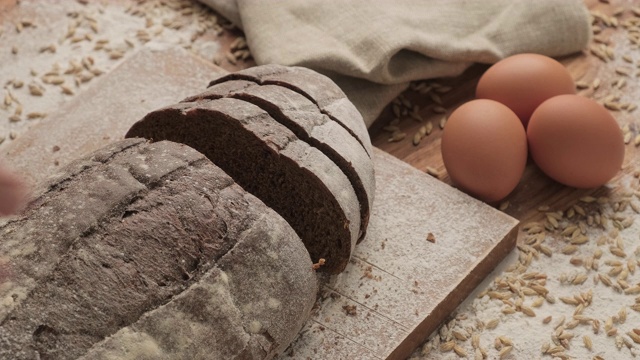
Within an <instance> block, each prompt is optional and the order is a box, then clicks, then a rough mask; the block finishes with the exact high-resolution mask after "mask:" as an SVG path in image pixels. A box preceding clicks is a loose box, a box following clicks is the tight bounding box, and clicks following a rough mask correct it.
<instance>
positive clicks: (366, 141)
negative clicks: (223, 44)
mask: <svg viewBox="0 0 640 360" xmlns="http://www.w3.org/2000/svg"><path fill="white" fill-rule="evenodd" d="M229 80H246V81H252V82H255V83H258V84H262V85H269V84H272V85H279V86H283V87H287V88H289V89H291V90H293V91H296V92H298V93H300V94H301V95H304V96H305V97H307V98H308V99H309V100H311V101H312V102H313V103H314V104H316V106H317V107H318V108H319V109H320V111H322V113H323V114H326V115H327V116H329V117H330V118H331V119H333V120H334V121H336V122H338V123H339V124H340V125H341V126H343V127H344V128H345V129H346V130H347V131H348V132H349V133H350V134H351V135H352V136H354V137H355V138H356V139H357V140H358V142H360V144H361V145H362V147H364V149H365V151H366V152H367V154H369V157H371V154H372V150H371V139H370V138H369V133H368V131H367V127H366V126H365V123H364V120H363V119H362V115H360V112H358V109H356V107H355V106H354V105H353V103H351V101H349V99H348V98H347V96H346V95H345V94H344V92H343V91H342V90H340V88H339V87H338V86H337V85H336V84H335V83H334V82H333V81H332V80H331V79H329V78H328V77H326V76H324V75H322V74H320V73H317V72H315V71H313V70H310V69H307V68H304V67H298V66H282V65H276V64H269V65H262V66H255V67H251V68H248V69H244V70H241V71H238V72H234V73H231V74H228V75H224V76H222V77H220V78H218V79H215V80H213V81H211V83H209V86H213V85H216V84H220V83H224V82H227V81H229Z"/></svg>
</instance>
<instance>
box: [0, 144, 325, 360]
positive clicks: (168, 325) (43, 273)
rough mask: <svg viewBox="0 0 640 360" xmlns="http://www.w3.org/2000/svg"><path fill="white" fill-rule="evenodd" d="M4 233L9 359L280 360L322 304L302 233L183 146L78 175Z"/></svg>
mask: <svg viewBox="0 0 640 360" xmlns="http://www.w3.org/2000/svg"><path fill="white" fill-rule="evenodd" d="M0 233H1V234H2V241H0V358H2V359H5V358H6V359H9V358H10V359H37V358H40V359H75V358H77V357H80V356H85V358H87V359H115V358H117V359H169V358H171V359H176V358H177V359H195V358H198V359H231V358H238V359H240V358H242V359H269V358H271V357H273V356H274V355H275V354H277V353H278V352H280V351H282V350H283V349H284V348H285V347H286V346H287V344H289V342H290V341H291V340H292V339H293V338H294V337H295V335H296V334H297V332H298V331H299V329H300V327H301V326H302V324H303V322H304V321H305V320H306V318H307V316H308V314H309V311H310V309H311V307H312V305H313V303H314V301H315V294H316V290H317V284H316V278H315V275H314V273H313V271H312V269H311V268H312V266H311V265H312V262H311V259H310V258H309V255H308V253H307V251H306V249H305V248H304V246H303V245H302V242H301V241H300V239H299V238H298V236H297V235H296V234H295V232H294V231H293V230H292V229H291V227H290V226H289V225H288V224H287V223H286V222H285V221H284V220H283V219H282V218H281V217H280V216H279V215H277V214H276V213H275V212H274V211H273V210H271V209H269V208H268V207H266V206H265V205H264V204H263V203H262V202H261V201H259V200H258V199H256V198H255V197H254V196H252V195H250V194H248V193H247V192H246V191H244V190H243V189H242V188H240V187H239V186H238V185H236V184H234V182H233V180H232V179H231V178H230V177H229V176H228V175H226V174H225V173H224V172H223V171H222V170H221V169H220V168H218V167H216V166H215V165H213V164H212V163H211V162H210V161H209V160H208V159H206V158H205V157H204V156H203V155H202V154H200V153H198V152H196V151H195V150H193V149H191V148H189V147H187V146H184V145H179V144H175V143H171V142H164V141H163V142H158V143H153V144H148V143H146V142H144V141H142V140H140V139H128V140H124V141H120V142H117V143H114V144H113V145H111V146H109V147H107V148H104V149H102V150H99V151H97V152H96V153H94V154H93V155H92V156H90V157H88V158H85V159H82V160H78V161H76V162H73V163H72V164H70V165H69V166H68V167H66V168H65V169H64V170H63V171H61V172H60V173H59V174H58V175H57V176H55V177H54V178H53V179H52V180H51V181H49V182H48V183H46V184H44V185H43V186H41V187H40V189H39V190H37V191H36V196H35V198H34V200H33V201H32V202H31V203H30V205H29V206H28V208H27V209H26V211H25V212H24V213H23V214H22V215H21V217H19V218H18V219H16V220H12V221H10V222H8V223H6V224H4V225H2V226H1V227H0Z"/></svg>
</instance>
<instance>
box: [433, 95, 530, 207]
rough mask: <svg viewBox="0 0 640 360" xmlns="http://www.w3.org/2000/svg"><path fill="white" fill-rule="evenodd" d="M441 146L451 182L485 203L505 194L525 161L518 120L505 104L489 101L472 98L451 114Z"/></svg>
mask: <svg viewBox="0 0 640 360" xmlns="http://www.w3.org/2000/svg"><path fill="white" fill-rule="evenodd" d="M441 146H442V158H443V160H444V165H445V167H446V169H447V172H448V173H449V176H450V177H451V181H452V182H453V183H454V184H455V185H456V186H457V187H458V188H460V189H461V190H463V191H465V192H467V193H469V194H470V195H472V196H475V197H477V198H478V199H480V200H484V201H487V202H495V201H498V200H501V199H503V198H504V197H506V196H507V195H509V193H510V192H511V191H513V189H514V188H515V187H516V185H518V182H519V181H520V178H521V177H522V173H523V172H524V167H525V165H526V162H527V136H526V134H525V130H524V127H523V126H522V123H521V122H520V120H519V119H518V117H517V116H516V114H514V113H513V111H511V110H509V108H508V107H506V106H504V105H502V104H500V103H499V102H496V101H493V100H484V99H483V100H472V101H469V102H467V103H465V104H463V105H462V106H460V107H459V108H457V109H456V110H455V111H454V112H453V113H451V116H449V119H448V121H447V125H446V126H445V129H444V132H443V134H442V145H441Z"/></svg>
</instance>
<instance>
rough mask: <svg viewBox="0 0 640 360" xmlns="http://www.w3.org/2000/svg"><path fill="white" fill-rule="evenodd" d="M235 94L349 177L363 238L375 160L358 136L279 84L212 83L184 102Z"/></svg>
mask: <svg viewBox="0 0 640 360" xmlns="http://www.w3.org/2000/svg"><path fill="white" fill-rule="evenodd" d="M223 97H233V98H236V99H241V100H245V101H247V102H250V103H252V104H254V105H257V106H259V107H260V108H262V109H263V110H265V111H266V112H267V113H269V115H270V116H271V117H273V118H274V119H275V120H276V121H278V122H279V123H281V124H282V125H284V126H286V127H287V128H288V129H289V130H291V131H292V132H293V133H294V134H295V135H296V136H297V137H298V138H299V139H300V140H303V141H305V142H307V143H309V145H311V146H313V147H315V148H317V149H318V150H320V151H322V153H324V154H325V155H327V157H328V158H329V159H331V160H332V161H333V162H334V163H336V165H338V167H340V169H341V170H342V171H343V172H344V174H345V175H346V176H347V178H349V181H350V182H351V185H352V186H353V188H354V190H355V192H356V195H357V196H358V201H359V202H360V213H361V219H360V237H359V241H360V240H362V239H364V236H365V234H366V228H367V225H368V223H369V215H370V209H371V207H372V206H373V194H374V192H375V179H374V172H373V162H372V161H371V159H370V158H369V156H368V154H367V153H366V151H365V150H364V148H363V147H362V146H360V144H359V143H358V141H357V139H356V138H354V137H353V136H351V134H349V132H347V131H346V130H345V129H344V128H343V127H342V126H340V125H339V124H338V123H336V122H335V121H333V120H331V119H330V118H329V117H328V116H327V115H325V114H322V113H321V112H320V111H319V109H318V106H317V105H316V104H314V103H313V102H311V101H310V100H309V99H308V98H306V97H305V96H303V95H301V94H299V93H297V92H295V91H293V90H291V89H289V88H286V87H282V86H279V85H259V84H256V83H254V82H250V81H245V80H229V81H225V82H222V83H219V84H215V85H213V86H211V87H209V88H208V89H207V90H206V91H205V92H203V93H201V94H198V95H195V96H192V97H189V98H187V99H185V100H184V101H185V102H193V101H201V100H205V99H209V100H210V99H219V98H223Z"/></svg>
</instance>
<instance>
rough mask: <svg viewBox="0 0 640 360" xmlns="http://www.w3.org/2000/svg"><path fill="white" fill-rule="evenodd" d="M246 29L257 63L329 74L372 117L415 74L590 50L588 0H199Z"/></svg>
mask: <svg viewBox="0 0 640 360" xmlns="http://www.w3.org/2000/svg"><path fill="white" fill-rule="evenodd" d="M200 1H202V2H203V3H205V4H207V5H209V6H210V7H212V8H213V9H215V10H216V11H218V12H219V13H220V14H221V15H223V16H225V17H226V18H227V19H229V20H230V21H232V22H233V23H234V24H235V25H236V26H238V27H240V28H242V29H243V30H244V32H245V35H246V38H247V42H248V44H249V47H250V49H251V53H252V54H253V57H254V58H255V60H256V63H257V64H259V65H261V64H271V63H275V64H281V65H297V66H305V67H308V68H311V69H314V70H316V71H318V72H321V73H323V74H325V75H328V76H329V77H331V78H332V79H333V80H334V81H335V82H336V83H338V85H339V86H340V87H341V88H342V89H343V90H344V92H345V93H346V94H347V96H348V97H349V99H351V101H352V102H353V103H354V104H355V105H356V107H357V108H358V109H359V110H360V112H361V113H362V115H363V117H364V119H365V122H366V123H367V125H368V126H369V125H371V123H372V122H373V121H374V120H375V119H376V117H377V116H378V115H379V114H380V112H381V111H382V109H383V108H384V107H385V106H386V105H387V104H388V103H389V102H390V101H391V100H392V99H393V98H394V97H396V96H397V95H398V94H399V93H400V92H402V91H403V90H404V89H406V87H407V86H408V83H409V82H410V81H414V80H420V79H430V78H436V77H443V76H455V75H459V74H460V73H462V72H463V71H464V70H465V69H466V68H467V67H469V66H470V65H471V64H472V63H474V62H478V63H493V62H496V61H498V60H499V59H502V58H504V57H506V56H509V55H512V54H517V53H523V52H532V53H539V54H544V55H548V56H561V55H567V54H570V53H573V52H576V51H580V50H582V49H583V48H584V47H585V46H586V44H587V42H588V41H589V37H590V34H591V30H590V22H589V13H588V10H587V9H586V7H585V5H584V3H583V1H582V0H397V1H396V0H200Z"/></svg>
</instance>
